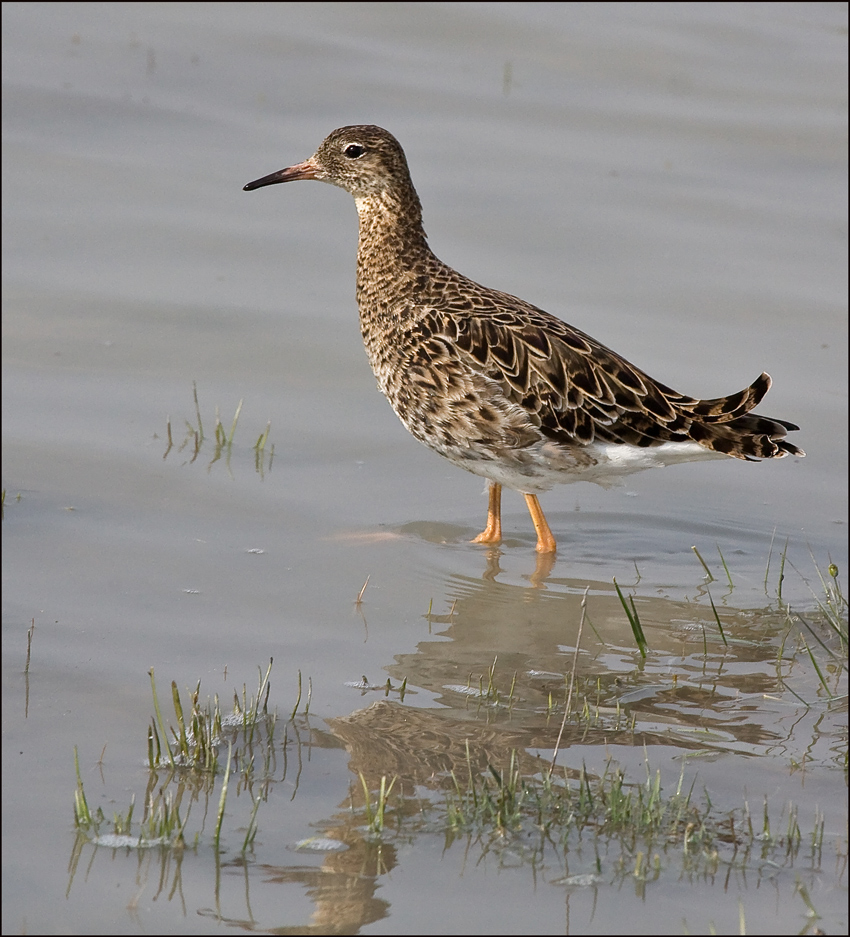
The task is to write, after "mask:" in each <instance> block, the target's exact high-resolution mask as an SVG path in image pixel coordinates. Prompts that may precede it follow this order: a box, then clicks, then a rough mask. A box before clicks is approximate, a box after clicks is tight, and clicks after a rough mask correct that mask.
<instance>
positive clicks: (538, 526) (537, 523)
mask: <svg viewBox="0 0 850 937" xmlns="http://www.w3.org/2000/svg"><path fill="white" fill-rule="evenodd" d="M525 503H526V504H527V505H528V512H529V514H531V520H532V521H533V522H534V529H535V530H536V531H537V552H538V553H554V552H555V550H556V549H557V548H558V545H557V544H556V543H555V538H554V537H553V536H552V531H551V530H550V529H549V524H548V523H547V522H546V517H545V516H544V514H543V508H541V507H540V502H539V501H538V500H537V495H525Z"/></svg>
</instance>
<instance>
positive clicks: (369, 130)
mask: <svg viewBox="0 0 850 937" xmlns="http://www.w3.org/2000/svg"><path fill="white" fill-rule="evenodd" d="M297 179H318V180H319V181H322V182H329V183H331V184H333V185H336V186H339V187H340V188H343V189H346V190H347V191H348V192H350V193H351V194H352V195H353V196H354V200H355V203H356V205H357V211H358V214H359V216H360V236H359V245H358V250H357V302H358V305H359V307H360V327H361V331H362V334H363V342H364V344H365V347H366V353H367V355H368V357H369V362H370V364H371V365H372V370H373V371H374V372H375V377H376V378H377V381H378V386H379V387H380V389H381V391H382V392H383V393H384V394H385V395H386V397H387V399H388V400H389V401H390V403H391V404H392V407H393V409H394V410H395V412H396V413H397V414H398V416H399V418H400V419H401V421H402V423H404V425H405V426H406V427H407V428H408V430H409V431H410V432H411V433H412V434H413V435H414V436H415V437H416V438H417V439H418V440H419V441H420V442H422V443H424V444H425V445H426V446H428V447H429V448H431V449H433V450H434V451H435V452H438V453H439V454H440V455H442V456H444V457H445V458H447V459H449V461H451V462H453V463H454V464H455V465H458V466H460V467H461V468H464V469H467V470H468V471H471V472H474V473H475V474H477V475H482V476H484V477H485V478H487V479H489V481H490V508H489V515H488V523H487V529H486V530H485V531H484V532H483V533H482V534H480V535H479V536H478V537H477V538H476V540H477V541H478V542H483V543H496V542H498V541H499V540H500V538H501V517H500V503H501V501H500V499H501V486H502V485H506V486H507V487H509V488H513V489H515V490H517V491H520V492H522V493H523V494H524V495H525V497H526V501H527V503H528V507H529V510H530V511H531V516H532V520H533V521H534V525H535V528H536V529H537V534H538V542H537V549H538V550H539V551H540V552H554V550H555V540H554V537H553V536H552V533H551V531H550V530H549V526H548V524H547V523H546V519H545V517H544V516H543V512H542V510H541V509H540V505H539V502H538V501H537V497H536V495H537V494H538V493H539V492H542V491H546V490H548V489H549V488H551V487H552V486H553V485H555V484H558V483H563V482H572V481H593V482H596V483H597V484H602V485H605V484H610V483H611V482H612V481H615V480H616V479H617V477H618V476H621V475H626V474H629V473H631V472H635V471H640V470H642V469H644V468H650V467H652V466H661V465H667V464H671V463H673V462H684V461H693V460H697V459H705V458H722V457H725V456H733V457H735V458H738V459H746V460H750V461H752V460H757V459H771V458H782V457H783V456H786V455H789V454H791V455H798V456H802V455H805V453H804V452H803V451H802V450H801V449H799V448H798V447H797V446H795V445H793V444H792V443H791V442H789V441H788V440H787V439H786V433H787V431H788V430H796V429H798V428H799V427H797V426H795V425H794V424H793V423H788V422H786V421H785V420H777V419H773V418H771V417H764V416H759V415H757V414H755V413H753V412H752V410H753V408H754V407H756V406H757V405H758V404H759V402H760V401H761V399H762V398H763V397H764V395H765V394H766V393H767V391H768V389H769V387H770V377H769V375H767V374H766V373H763V374H761V375H760V376H759V377H758V378H757V379H756V381H755V382H754V383H753V384H752V385H750V386H749V387H747V388H745V389H744V390H742V391H740V392H739V393H736V394H732V395H730V396H728V397H718V398H716V399H713V400H698V399H695V398H693V397H686V396H684V395H683V394H679V393H677V392H676V391H674V390H672V389H671V388H670V387H667V386H666V385H664V384H662V383H660V382H659V381H656V380H653V379H652V378H651V377H649V376H648V375H647V374H645V373H644V372H643V371H641V370H640V369H638V368H636V367H635V366H634V365H632V364H630V363H629V362H628V361H626V360H625V358H622V357H621V356H620V355H618V354H617V353H616V352H613V351H611V350H610V349H609V348H606V347H605V346H604V345H602V344H600V343H599V342H597V341H596V340H595V339H593V338H591V337H590V336H589V335H587V334H585V333H584V332H581V331H579V330H578V329H576V328H574V327H573V326H570V325H568V324H567V323H566V322H563V321H562V320H561V319H558V318H556V317H554V316H552V315H550V314H549V313H547V312H544V311H543V310H542V309H538V308H537V307H536V306H533V305H531V304H530V303H527V302H525V301H524V300H521V299H518V298H517V297H515V296H511V295H510V294H508V293H501V292H499V291H497V290H492V289H489V288H487V287H485V286H481V285H480V284H478V283H475V282H473V281H472V280H469V279H467V278H466V277H464V276H462V275H461V274H460V273H458V272H457V271H456V270H453V269H452V268H451V267H449V266H447V265H446V264H444V263H443V262H442V261H440V260H438V259H437V257H435V256H434V254H433V253H432V252H431V249H430V248H429V247H428V242H427V239H426V236H425V231H424V230H423V228H422V208H421V205H420V202H419V198H418V196H417V194H416V190H415V189H414V187H413V183H412V182H411V179H410V172H409V170H408V167H407V160H406V158H405V155H404V151H403V150H402V148H401V146H400V145H399V143H398V141H397V140H396V139H395V137H393V136H392V134H390V133H388V132H387V131H386V130H383V129H382V128H380V127H375V126H371V125H364V126H353V127H341V128H340V129H338V130H334V131H333V133H331V134H330V135H329V136H328V137H327V138H326V139H325V140H324V141H323V142H322V144H321V146H320V147H319V149H318V150H317V151H316V153H315V154H314V155H313V156H311V157H310V159H308V160H306V161H305V162H303V163H299V164H297V165H295V166H291V167H289V168H287V169H283V170H281V171H280V172H276V173H273V174H272V175H270V176H265V177H263V178H262V179H258V180H256V181H255V182H251V183H249V184H248V185H246V186H245V189H246V190H251V189H256V188H260V187H261V186H265V185H272V184H274V183H279V182H289V181H293V180H297Z"/></svg>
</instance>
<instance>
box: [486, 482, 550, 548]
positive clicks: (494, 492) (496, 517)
mask: <svg viewBox="0 0 850 937" xmlns="http://www.w3.org/2000/svg"><path fill="white" fill-rule="evenodd" d="M488 494H489V498H488V503H487V526H486V527H485V528H484V530H482V531H481V533H480V534H479V535H478V536H477V537H475V538H474V539H473V540H471V541H470V543H501V541H502V486H501V485H499V484H498V483H497V482H490V489H489V492H488ZM544 523H545V521H544ZM549 536H550V537H551V536H552V535H551V534H550V535H549Z"/></svg>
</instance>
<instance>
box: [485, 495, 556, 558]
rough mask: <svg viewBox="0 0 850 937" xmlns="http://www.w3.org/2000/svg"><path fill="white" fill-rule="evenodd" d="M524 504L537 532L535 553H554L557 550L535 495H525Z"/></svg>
mask: <svg viewBox="0 0 850 937" xmlns="http://www.w3.org/2000/svg"><path fill="white" fill-rule="evenodd" d="M525 503H526V504H527V505H528V513H529V514H531V520H532V521H533V522H534V529H535V530H536V531H537V552H538V553H554V552H555V550H556V549H557V548H558V545H557V544H556V543H555V538H554V537H553V536H552V531H551V530H550V529H549V524H548V523H547V522H546V517H545V516H544V514H543V508H541V507H540V502H539V501H538V500H537V495H525ZM488 526H489V525H488Z"/></svg>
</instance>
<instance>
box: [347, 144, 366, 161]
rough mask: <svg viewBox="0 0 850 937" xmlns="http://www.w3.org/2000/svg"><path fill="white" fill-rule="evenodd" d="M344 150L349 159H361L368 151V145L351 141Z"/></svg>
mask: <svg viewBox="0 0 850 937" xmlns="http://www.w3.org/2000/svg"><path fill="white" fill-rule="evenodd" d="M343 152H344V153H345V155H346V156H347V157H348V158H349V159H359V158H360V157H361V156H362V155H363V154H364V153H365V152H366V147H365V146H360V144H359V143H350V144H349V145H348V146H347V147H346V148H345V149H344V150H343Z"/></svg>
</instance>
